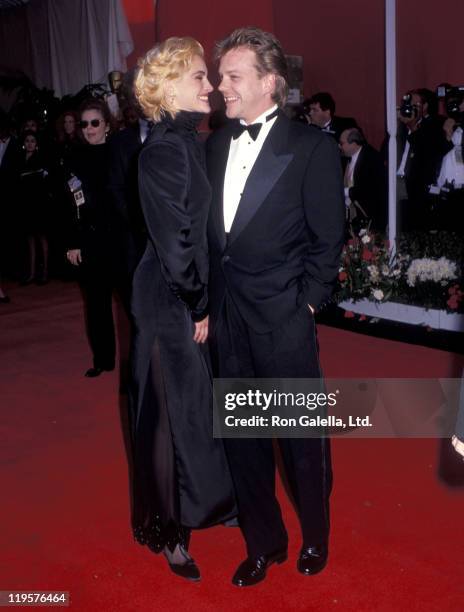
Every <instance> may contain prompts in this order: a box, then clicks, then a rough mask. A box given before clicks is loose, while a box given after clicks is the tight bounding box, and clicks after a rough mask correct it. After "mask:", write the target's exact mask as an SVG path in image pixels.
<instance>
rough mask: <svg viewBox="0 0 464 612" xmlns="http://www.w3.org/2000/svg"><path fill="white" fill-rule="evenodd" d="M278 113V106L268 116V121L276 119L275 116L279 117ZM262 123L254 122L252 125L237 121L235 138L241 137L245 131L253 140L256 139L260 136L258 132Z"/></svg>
mask: <svg viewBox="0 0 464 612" xmlns="http://www.w3.org/2000/svg"><path fill="white" fill-rule="evenodd" d="M278 113H279V109H278V108H276V110H275V111H274V112H273V113H271V114H270V115H268V116H267V117H266V122H268V121H270V120H271V119H274V117H277V115H278ZM262 125H263V124H262V123H252V124H251V125H243V123H237V124H236V125H235V126H234V134H233V139H234V140H237V138H240V136H241V135H242V134H243V132H248V133H249V134H250V136H251V138H252V139H253V140H256V139H257V138H258V134H259V131H260V129H261V126H262Z"/></svg>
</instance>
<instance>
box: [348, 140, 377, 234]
mask: <svg viewBox="0 0 464 612" xmlns="http://www.w3.org/2000/svg"><path fill="white" fill-rule="evenodd" d="M339 145H340V150H341V152H342V155H343V156H344V157H346V158H347V159H348V160H349V161H348V163H347V165H346V168H345V180H344V184H345V203H346V205H347V208H348V212H349V220H350V221H351V222H352V223H353V226H354V228H355V229H356V230H359V229H361V227H365V226H366V225H367V224H368V222H370V228H371V229H372V230H374V231H378V232H385V229H386V226H387V218H388V211H387V177H386V172H385V165H384V163H383V160H382V156H381V155H380V153H379V152H378V151H376V150H375V149H374V147H371V145H370V144H369V143H368V142H367V141H366V138H365V137H364V134H363V132H362V130H361V128H348V129H347V130H344V131H343V132H342V133H341V135H340V143H339Z"/></svg>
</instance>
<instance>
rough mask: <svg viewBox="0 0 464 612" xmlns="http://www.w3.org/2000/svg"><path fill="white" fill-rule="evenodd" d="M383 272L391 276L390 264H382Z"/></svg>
mask: <svg viewBox="0 0 464 612" xmlns="http://www.w3.org/2000/svg"><path fill="white" fill-rule="evenodd" d="M382 274H383V275H384V276H390V270H389V269H388V266H387V265H385V264H384V265H383V266H382Z"/></svg>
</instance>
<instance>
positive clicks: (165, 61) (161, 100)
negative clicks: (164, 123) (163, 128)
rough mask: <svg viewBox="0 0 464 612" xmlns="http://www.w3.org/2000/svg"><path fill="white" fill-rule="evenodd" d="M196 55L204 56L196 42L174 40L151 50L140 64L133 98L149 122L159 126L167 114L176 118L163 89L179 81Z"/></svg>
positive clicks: (188, 38)
mask: <svg viewBox="0 0 464 612" xmlns="http://www.w3.org/2000/svg"><path fill="white" fill-rule="evenodd" d="M196 55H198V56H200V57H203V56H204V51H203V47H202V46H201V45H200V43H199V42H198V41H196V40H195V39H194V38H190V37H189V36H185V37H183V38H180V37H177V36H173V37H171V38H168V39H167V40H165V41H164V42H162V43H160V44H159V45H156V46H155V47H153V49H150V51H148V52H147V54H146V55H145V57H142V58H141V59H140V60H139V63H138V67H139V69H138V72H137V76H136V79H135V95H136V97H137V100H138V102H139V104H140V106H141V107H142V110H143V112H144V113H145V115H146V116H147V117H148V118H149V119H152V120H153V121H156V122H158V121H161V119H162V118H163V117H164V116H165V115H167V114H168V115H171V117H175V115H176V112H177V111H176V109H175V107H174V104H173V100H172V97H171V96H169V95H167V92H166V85H167V84H168V83H169V81H174V80H176V79H178V78H179V77H181V76H182V75H183V74H184V73H185V72H186V71H187V70H188V69H189V68H190V65H191V63H192V60H193V58H194V57H195V56H196Z"/></svg>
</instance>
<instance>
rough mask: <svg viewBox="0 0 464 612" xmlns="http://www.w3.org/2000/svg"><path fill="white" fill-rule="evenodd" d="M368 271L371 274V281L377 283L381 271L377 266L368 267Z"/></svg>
mask: <svg viewBox="0 0 464 612" xmlns="http://www.w3.org/2000/svg"><path fill="white" fill-rule="evenodd" d="M367 271H368V272H369V276H370V279H371V281H374V282H375V281H377V280H378V279H379V269H378V268H377V266H367Z"/></svg>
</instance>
